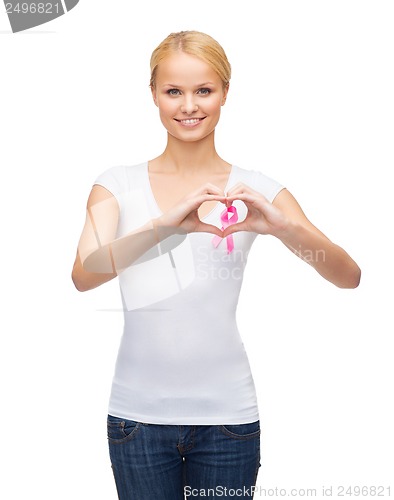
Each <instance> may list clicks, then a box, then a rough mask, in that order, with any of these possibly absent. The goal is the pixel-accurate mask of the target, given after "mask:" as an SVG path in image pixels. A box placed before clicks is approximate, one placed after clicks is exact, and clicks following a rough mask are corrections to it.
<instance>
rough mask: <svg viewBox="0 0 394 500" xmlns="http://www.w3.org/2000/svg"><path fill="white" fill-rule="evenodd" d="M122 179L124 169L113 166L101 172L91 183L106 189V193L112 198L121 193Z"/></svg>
mask: <svg viewBox="0 0 394 500" xmlns="http://www.w3.org/2000/svg"><path fill="white" fill-rule="evenodd" d="M124 177H125V172H124V167H123V166H115V167H111V168H108V169H107V170H105V171H104V172H102V173H101V174H100V175H99V176H98V177H97V178H96V180H95V181H94V182H93V184H98V185H99V186H103V187H105V189H108V191H109V192H110V193H112V194H113V195H114V196H117V195H119V194H120V193H121V191H122V189H124V185H125V184H124V180H125V179H124Z"/></svg>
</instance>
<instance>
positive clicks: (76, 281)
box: [71, 272, 89, 292]
mask: <svg viewBox="0 0 394 500" xmlns="http://www.w3.org/2000/svg"><path fill="white" fill-rule="evenodd" d="M71 279H72V282H73V283H74V286H75V288H76V289H77V290H78V292H87V291H88V290H89V288H88V287H87V286H86V284H85V283H84V282H83V280H81V279H79V278H78V276H77V275H76V274H75V273H74V272H72V274H71Z"/></svg>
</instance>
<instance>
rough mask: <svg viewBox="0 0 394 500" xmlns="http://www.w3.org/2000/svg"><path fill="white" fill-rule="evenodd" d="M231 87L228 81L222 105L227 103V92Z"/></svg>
mask: <svg viewBox="0 0 394 500" xmlns="http://www.w3.org/2000/svg"><path fill="white" fill-rule="evenodd" d="M229 88H230V83H227V84H226V86H225V87H224V89H223V99H222V106H224V105H225V103H226V99H227V94H228V89H229Z"/></svg>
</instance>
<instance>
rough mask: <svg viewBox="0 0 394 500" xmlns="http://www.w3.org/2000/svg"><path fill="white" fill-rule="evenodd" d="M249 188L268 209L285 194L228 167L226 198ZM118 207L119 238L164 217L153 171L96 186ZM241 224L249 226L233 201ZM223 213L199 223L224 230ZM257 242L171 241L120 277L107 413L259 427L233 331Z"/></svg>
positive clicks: (203, 237)
mask: <svg viewBox="0 0 394 500" xmlns="http://www.w3.org/2000/svg"><path fill="white" fill-rule="evenodd" d="M239 181H241V182H243V183H245V184H247V185H249V186H250V187H252V188H253V189H255V190H256V191H259V192H260V193H262V194H263V195H264V196H265V197H266V198H267V199H268V201H270V202H272V201H273V199H274V198H275V196H276V195H277V194H278V193H279V191H280V190H281V189H283V186H282V185H281V184H279V183H278V182H276V181H274V180H273V179H271V178H269V177H267V176H265V175H263V174H262V173H261V172H258V171H254V170H245V169H242V168H240V167H237V166H235V165H233V166H232V169H231V173H230V176H229V179H228V183H227V186H226V188H225V192H227V191H228V190H229V189H230V188H231V187H232V186H234V185H235V184H236V183H237V182H239ZM95 184H99V185H101V186H104V187H105V188H106V189H108V190H109V191H110V192H111V193H112V194H113V195H114V196H115V198H116V199H117V201H118V204H119V207H120V219H119V225H118V232H117V237H120V236H123V235H125V234H127V233H128V232H130V231H132V230H134V229H136V228H138V227H140V226H142V225H143V224H145V223H146V222H147V221H148V220H150V219H152V218H155V217H159V216H160V215H161V211H160V209H159V207H158V205H157V203H156V201H155V198H154V196H153V192H152V189H151V185H150V181H149V175H148V163H147V162H145V163H142V164H140V165H135V166H115V167H112V168H109V169H108V170H106V171H105V172H104V173H103V174H101V175H100V176H99V177H98V178H97V179H96V181H95ZM233 205H234V206H235V207H236V208H237V212H238V217H239V218H238V221H239V222H240V221H242V220H243V219H244V218H245V217H246V213H247V209H246V206H245V205H244V203H243V202H242V201H239V200H237V201H235V202H234V203H233ZM224 208H225V207H224V205H223V204H221V203H218V204H217V205H216V206H215V207H214V208H213V209H212V210H211V212H210V213H209V214H208V215H207V216H206V217H204V218H203V222H206V223H210V224H214V225H216V226H218V227H221V226H222V222H221V219H220V215H221V212H222V211H223V209H224ZM256 236H257V234H256V233H252V232H246V231H240V232H237V233H234V234H233V242H234V249H233V250H232V252H230V253H228V251H227V241H226V239H222V240H221V242H220V244H219V245H218V246H217V247H215V245H214V244H213V239H214V238H215V236H214V235H213V234H211V233H190V234H188V235H175V236H171V237H169V238H167V239H166V240H164V241H162V242H161V244H160V245H156V246H155V247H153V248H152V249H151V250H150V251H148V252H146V254H144V255H143V256H142V257H141V258H140V259H138V261H136V262H135V263H134V264H133V265H132V266H130V267H129V268H127V269H126V270H125V271H123V272H121V273H120V274H119V284H120V291H121V297H122V302H123V309H124V331H123V336H122V339H121V343H120V347H119V353H118V358H117V362H116V368H115V373H114V377H113V382H112V390H111V396H110V401H109V408H108V412H109V413H110V414H111V415H114V416H117V417H121V418H126V419H131V420H136V421H141V422H146V423H153V424H174V425H182V424H183V425H218V424H222V425H225V424H243V423H249V422H253V421H255V420H258V419H259V414H258V406H257V399H256V391H255V387H254V382H253V378H252V374H251V370H250V366H249V362H248V358H247V355H246V352H245V349H244V345H243V343H242V340H241V337H240V334H239V331H238V328H237V324H236V308H237V303H238V296H239V292H240V289H241V284H242V279H243V270H244V267H245V265H246V261H247V256H248V253H249V250H250V247H251V245H252V243H253V241H254V239H255V238H256Z"/></svg>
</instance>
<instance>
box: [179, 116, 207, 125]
mask: <svg viewBox="0 0 394 500" xmlns="http://www.w3.org/2000/svg"><path fill="white" fill-rule="evenodd" d="M174 120H175V121H177V122H178V123H181V124H182V125H195V124H196V123H199V122H202V121H203V120H205V116H204V117H203V118H186V119H184V120H177V119H176V118H174Z"/></svg>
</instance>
